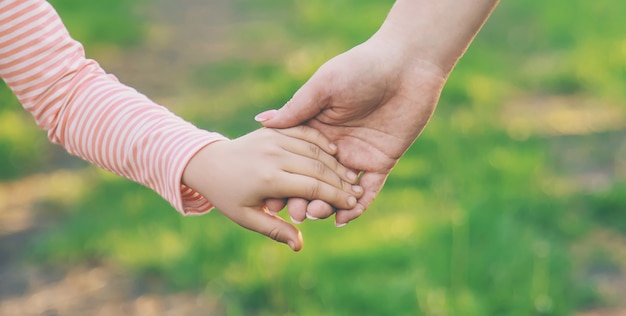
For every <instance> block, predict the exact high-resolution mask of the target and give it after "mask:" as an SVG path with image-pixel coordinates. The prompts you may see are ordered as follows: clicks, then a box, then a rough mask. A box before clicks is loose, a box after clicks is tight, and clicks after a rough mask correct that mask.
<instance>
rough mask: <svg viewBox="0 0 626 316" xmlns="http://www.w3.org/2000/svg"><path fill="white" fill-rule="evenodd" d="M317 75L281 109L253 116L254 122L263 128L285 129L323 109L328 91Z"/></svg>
mask: <svg viewBox="0 0 626 316" xmlns="http://www.w3.org/2000/svg"><path fill="white" fill-rule="evenodd" d="M321 77H322V76H320V75H319V74H314V75H313V77H311V79H309V81H307V82H306V83H305V84H304V85H303V86H302V87H300V89H298V91H296V93H295V94H294V95H293V97H292V98H291V100H289V101H288V102H287V103H286V104H285V105H284V106H283V107H282V108H280V109H279V110H269V111H265V112H263V113H260V114H258V115H257V116H255V118H254V119H255V120H256V121H258V122H260V123H261V124H263V126H265V127H272V128H286V127H292V126H297V125H300V124H302V123H303V122H306V121H308V120H310V119H312V118H313V117H315V116H316V115H317V114H319V113H320V112H321V111H322V110H323V109H324V107H325V105H326V103H327V101H328V97H327V96H326V91H327V90H328V89H327V87H326V85H327V84H328V83H327V82H325V80H322V78H321Z"/></svg>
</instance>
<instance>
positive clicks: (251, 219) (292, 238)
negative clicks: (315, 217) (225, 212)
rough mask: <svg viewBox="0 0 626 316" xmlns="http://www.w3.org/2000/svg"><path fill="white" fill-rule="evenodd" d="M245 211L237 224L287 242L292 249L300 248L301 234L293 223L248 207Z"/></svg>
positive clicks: (298, 249)
mask: <svg viewBox="0 0 626 316" xmlns="http://www.w3.org/2000/svg"><path fill="white" fill-rule="evenodd" d="M247 213H248V214H245V215H244V216H242V217H241V218H243V219H244V220H241V221H237V222H238V224H239V225H241V226H243V227H245V228H247V229H249V230H252V231H255V232H258V233H260V234H263V235H265V236H267V237H269V238H271V239H273V240H276V241H278V242H282V243H284V244H287V245H289V247H290V248H291V250H293V251H300V249H302V244H303V241H302V234H301V233H300V231H299V230H298V229H296V228H295V227H294V226H293V225H291V224H289V223H287V222H286V221H284V220H283V219H282V218H280V217H278V216H274V215H271V214H268V213H266V212H263V211H260V210H252V209H249V211H248V212H247ZM242 215H243V214H242Z"/></svg>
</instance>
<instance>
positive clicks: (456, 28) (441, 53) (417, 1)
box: [374, 0, 498, 75]
mask: <svg viewBox="0 0 626 316" xmlns="http://www.w3.org/2000/svg"><path fill="white" fill-rule="evenodd" d="M497 3H498V0H437V1H432V0H397V1H396V3H395V4H394V6H393V8H392V9H391V11H390V12H389V15H388V16H387V19H386V20H385V22H384V23H383V25H382V26H381V28H380V30H379V31H378V32H377V33H376V35H375V36H374V37H375V38H377V39H379V40H382V41H385V42H387V43H386V45H387V47H394V49H397V50H398V52H399V53H400V54H401V56H400V57H399V58H401V59H404V60H405V61H407V62H408V61H412V60H416V61H425V62H428V63H432V64H434V65H435V66H437V67H439V68H440V69H441V70H442V71H443V72H444V73H445V74H446V75H447V74H449V72H450V71H451V70H452V68H453V67H454V65H455V64H456V62H457V61H458V59H459V58H460V57H461V56H462V55H463V53H465V50H466V49H467V47H468V46H469V44H470V43H471V42H472V40H473V39H474V37H475V36H476V34H477V33H478V31H479V30H480V28H481V27H482V25H483V24H484V23H485V21H486V20H487V18H488V17H489V15H490V14H491V12H492V11H493V9H494V8H495V6H496V5H497Z"/></svg>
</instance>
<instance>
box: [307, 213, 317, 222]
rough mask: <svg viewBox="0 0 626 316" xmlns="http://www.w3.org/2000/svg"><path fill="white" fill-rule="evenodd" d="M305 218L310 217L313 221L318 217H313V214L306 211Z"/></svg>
mask: <svg viewBox="0 0 626 316" xmlns="http://www.w3.org/2000/svg"><path fill="white" fill-rule="evenodd" d="M306 218H308V219H310V220H312V221H315V220H318V219H319V218H317V217H315V216H312V215H310V214H309V213H306Z"/></svg>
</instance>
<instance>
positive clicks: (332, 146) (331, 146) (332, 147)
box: [328, 144, 337, 151]
mask: <svg viewBox="0 0 626 316" xmlns="http://www.w3.org/2000/svg"><path fill="white" fill-rule="evenodd" d="M328 149H330V150H332V151H335V150H337V145H335V144H330V145H328Z"/></svg>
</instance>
